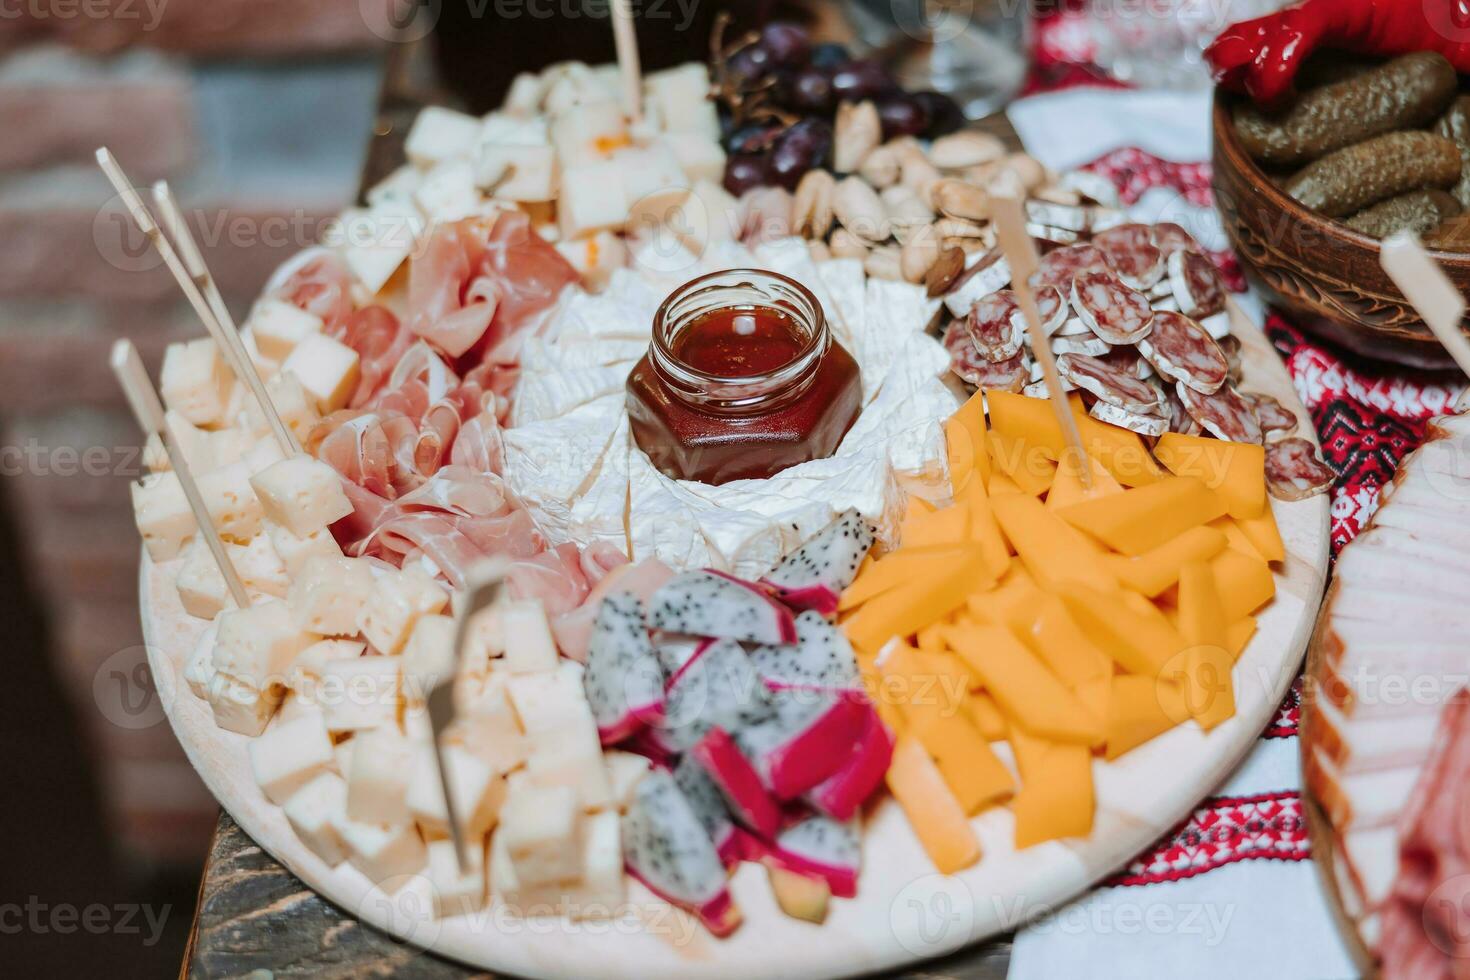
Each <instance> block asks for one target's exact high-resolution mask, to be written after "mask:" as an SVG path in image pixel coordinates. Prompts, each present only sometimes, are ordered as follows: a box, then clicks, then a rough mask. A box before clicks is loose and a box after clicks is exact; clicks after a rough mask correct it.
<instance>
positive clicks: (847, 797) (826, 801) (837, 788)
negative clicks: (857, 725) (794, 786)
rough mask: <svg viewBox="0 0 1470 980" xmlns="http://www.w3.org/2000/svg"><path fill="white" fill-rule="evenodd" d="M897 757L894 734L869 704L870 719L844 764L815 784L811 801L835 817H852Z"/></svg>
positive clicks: (809, 797)
mask: <svg viewBox="0 0 1470 980" xmlns="http://www.w3.org/2000/svg"><path fill="white" fill-rule="evenodd" d="M892 759H893V735H892V733H890V732H889V731H888V726H887V725H884V724H883V720H882V719H881V718H879V717H878V712H877V711H876V710H874V708H873V707H872V705H869V706H868V720H867V724H866V725H865V726H864V728H863V733H862V735H861V736H859V738H858V742H857V744H856V745H855V746H854V747H853V750H852V752H851V754H850V755H849V756H848V757H847V761H846V762H845V763H843V765H842V768H840V769H838V770H837V771H836V772H834V773H833V774H832V775H830V776H828V777H827V778H826V779H824V780H822V782H820V783H818V784H817V785H816V786H814V787H813V788H812V790H811V792H809V793H807V794H806V799H807V802H809V803H810V804H811V805H812V806H814V807H816V808H817V809H818V810H820V811H821V812H822V813H825V814H826V815H827V816H829V817H832V818H833V819H835V820H851V819H852V818H853V817H854V816H855V815H856V814H857V812H858V810H859V809H860V808H861V807H862V805H863V802H864V801H865V800H867V799H868V797H870V796H872V795H873V791H874V790H876V789H877V788H878V787H879V786H880V785H882V783H883V777H884V775H885V774H886V773H887V772H888V763H889V762H891V761H892Z"/></svg>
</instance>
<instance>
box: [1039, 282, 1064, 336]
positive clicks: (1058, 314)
mask: <svg viewBox="0 0 1470 980" xmlns="http://www.w3.org/2000/svg"><path fill="white" fill-rule="evenodd" d="M1036 312H1037V313H1039V314H1041V332H1042V333H1044V334H1046V335H1047V336H1048V337H1050V336H1051V335H1052V334H1054V333H1056V332H1057V331H1058V330H1060V329H1061V327H1062V324H1064V323H1066V322H1067V317H1068V316H1069V315H1071V313H1072V310H1071V307H1069V306H1068V305H1067V301H1066V300H1065V299H1063V298H1062V294H1061V292H1060V291H1059V290H1058V289H1057V288H1056V287H1055V286H1047V287H1045V288H1043V289H1038V290H1037V291H1036Z"/></svg>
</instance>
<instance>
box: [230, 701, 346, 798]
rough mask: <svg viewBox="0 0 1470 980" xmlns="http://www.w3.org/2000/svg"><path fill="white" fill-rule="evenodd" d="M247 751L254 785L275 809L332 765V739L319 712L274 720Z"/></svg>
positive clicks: (252, 741)
mask: <svg viewBox="0 0 1470 980" xmlns="http://www.w3.org/2000/svg"><path fill="white" fill-rule="evenodd" d="M247 748H248V749H249V751H250V771H251V773H252V774H253V775H254V776H255V785H257V786H259V787H260V789H261V792H263V793H265V797H266V799H268V800H270V801H271V802H272V803H274V804H276V806H281V805H282V804H284V803H285V802H286V801H287V800H288V799H290V798H291V796H292V794H294V793H295V792H296V791H297V790H298V789H300V788H301V787H303V786H305V785H306V784H307V783H309V782H311V780H312V779H314V778H315V777H316V776H318V775H320V774H322V773H324V772H326V771H327V767H328V766H330V765H331V764H332V739H331V736H329V735H328V734H327V726H326V723H325V722H324V721H323V720H322V714H321V712H320V711H309V712H307V713H305V714H302V715H300V716H299V717H296V718H294V719H291V720H288V721H277V722H276V723H275V724H273V725H271V727H270V729H269V730H268V731H266V733H265V734H264V735H262V736H260V737H259V738H257V739H252V740H251V742H250V744H249V745H248V746H247Z"/></svg>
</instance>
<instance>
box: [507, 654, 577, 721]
mask: <svg viewBox="0 0 1470 980" xmlns="http://www.w3.org/2000/svg"><path fill="white" fill-rule="evenodd" d="M506 691H507V693H508V694H509V695H510V702H511V704H512V705H514V706H515V709H516V715H517V717H519V718H520V721H521V728H522V729H523V730H524V731H525V732H526V734H528V735H530V736H532V737H533V738H537V739H539V738H540V737H541V736H543V735H547V734H550V733H551V732H555V731H559V730H561V729H563V728H568V727H571V726H574V725H578V724H582V723H584V722H585V721H586V720H588V719H590V718H591V717H592V709H591V708H590V707H589V706H588V705H587V694H586V692H585V691H584V690H583V689H582V665H581V664H578V663H574V662H572V661H565V662H563V663H562V664H560V665H558V667H557V669H556V670H554V671H546V672H543V673H539V674H513V675H511V677H510V680H509V681H508V682H507V683H506Z"/></svg>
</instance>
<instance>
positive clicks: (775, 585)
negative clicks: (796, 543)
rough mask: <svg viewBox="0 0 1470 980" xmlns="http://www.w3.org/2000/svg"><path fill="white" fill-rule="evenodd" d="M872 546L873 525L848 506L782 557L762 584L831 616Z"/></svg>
mask: <svg viewBox="0 0 1470 980" xmlns="http://www.w3.org/2000/svg"><path fill="white" fill-rule="evenodd" d="M872 547H873V529H872V528H870V527H869V526H868V524H867V522H866V521H864V520H863V519H862V517H861V516H859V515H858V512H857V511H856V510H853V509H851V508H849V509H848V510H845V511H843V512H842V513H841V514H839V515H838V517H837V519H836V520H835V521H833V522H832V523H831V524H828V525H827V526H826V527H825V528H823V529H822V530H820V531H818V532H817V533H816V534H815V535H813V536H812V537H811V538H810V539H808V540H807V542H806V543H805V544H803V545H802V546H801V547H800V548H797V549H796V550H795V551H793V552H792V553H791V554H789V555H787V556H786V557H785V558H783V559H782V560H781V563H780V564H779V565H777V566H776V567H775V568H773V569H771V571H770V572H768V573H767V574H766V575H765V576H763V577H762V578H761V580H760V584H762V585H764V586H767V587H768V588H770V589H771V590H772V591H774V592H775V594H776V596H777V597H778V598H779V599H780V600H781V601H782V602H784V603H786V604H787V605H788V606H790V607H791V608H793V609H811V610H815V611H816V612H818V613H821V614H822V615H824V616H831V615H833V614H835V613H836V612H837V602H838V599H839V598H840V597H841V596H842V590H843V589H845V588H847V587H848V586H849V585H851V584H852V580H853V579H854V578H856V577H857V573H858V568H859V566H861V565H862V563H863V558H864V557H866V556H867V554H868V551H869V550H870V549H871V548H872Z"/></svg>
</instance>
